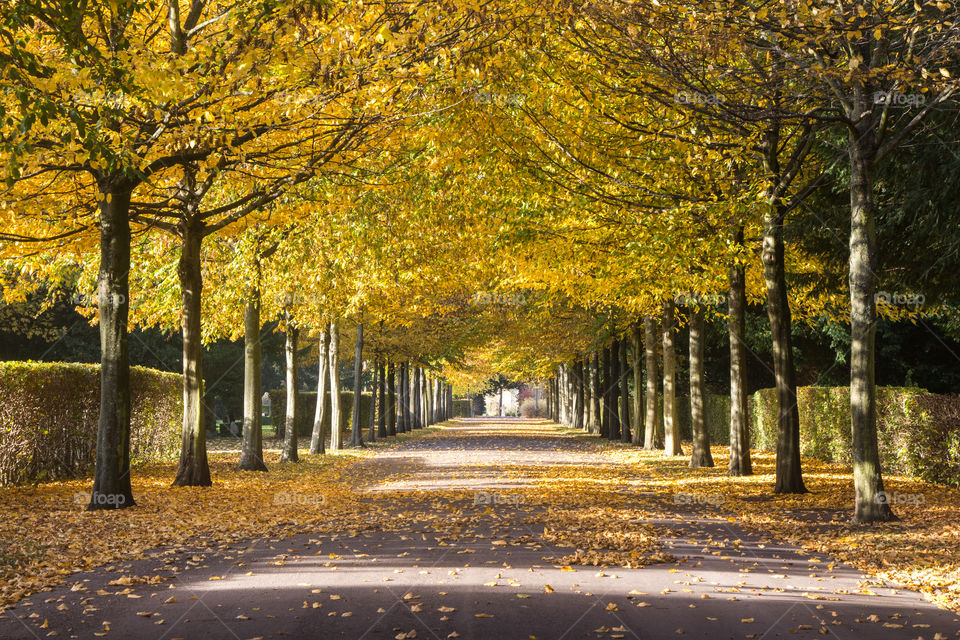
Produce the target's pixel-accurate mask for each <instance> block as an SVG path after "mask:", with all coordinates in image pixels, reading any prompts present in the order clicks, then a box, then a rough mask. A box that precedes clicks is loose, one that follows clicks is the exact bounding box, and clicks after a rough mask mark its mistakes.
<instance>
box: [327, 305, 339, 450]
mask: <svg viewBox="0 0 960 640" xmlns="http://www.w3.org/2000/svg"><path fill="white" fill-rule="evenodd" d="M328 360H329V361H330V364H329V367H328V369H329V370H330V451H340V446H341V433H340V327H339V326H338V325H337V321H336V320H331V321H330V352H329V354H328Z"/></svg>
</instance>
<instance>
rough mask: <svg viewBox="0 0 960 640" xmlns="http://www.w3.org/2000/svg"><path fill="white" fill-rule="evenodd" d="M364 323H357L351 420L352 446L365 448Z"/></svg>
mask: <svg viewBox="0 0 960 640" xmlns="http://www.w3.org/2000/svg"><path fill="white" fill-rule="evenodd" d="M362 377H363V323H362V322H358V323H357V339H356V341H355V342H354V347H353V417H352V419H351V420H350V446H351V447H362V446H363V432H362V429H363V427H362V425H361V424H360V406H361V405H362V404H363V385H362V384H361V380H360V379H361V378H362Z"/></svg>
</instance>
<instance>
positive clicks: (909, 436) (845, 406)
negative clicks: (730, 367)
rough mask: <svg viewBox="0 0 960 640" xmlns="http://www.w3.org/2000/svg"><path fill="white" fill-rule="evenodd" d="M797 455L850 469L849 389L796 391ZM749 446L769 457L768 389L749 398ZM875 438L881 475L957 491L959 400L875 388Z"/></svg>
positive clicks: (771, 394)
mask: <svg viewBox="0 0 960 640" xmlns="http://www.w3.org/2000/svg"><path fill="white" fill-rule="evenodd" d="M797 406H798V409H799V413H800V453H801V455H804V456H811V457H815V458H820V459H822V460H826V461H829V462H844V463H850V462H851V459H852V451H853V442H852V440H853V436H852V434H851V431H850V389H849V387H800V388H798V389H797ZM750 433H751V439H752V440H751V444H752V445H753V446H754V447H756V448H758V449H764V450H766V451H774V450H775V449H776V443H777V402H776V391H775V390H774V389H761V390H759V391H757V392H756V393H754V394H753V396H751V398H750ZM877 437H878V443H879V448H880V462H881V465H882V468H883V471H884V473H890V474H897V475H908V476H914V477H917V478H921V479H923V480H926V481H927V482H935V483H939V484H947V485H953V486H958V485H960V396H948V395H938V394H932V393H927V392H926V391H924V390H922V389H916V388H903V387H877Z"/></svg>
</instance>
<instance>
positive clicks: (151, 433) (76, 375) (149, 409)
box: [0, 361, 183, 485]
mask: <svg viewBox="0 0 960 640" xmlns="http://www.w3.org/2000/svg"><path fill="white" fill-rule="evenodd" d="M130 387H131V389H130V390H131V396H132V412H131V419H130V422H131V435H130V457H131V462H133V463H143V462H148V461H153V460H159V459H165V458H168V457H170V456H171V455H175V454H176V452H178V451H179V449H180V428H181V422H182V419H183V418H182V416H183V385H182V377H181V376H180V375H179V374H175V373H164V372H162V371H156V370H154V369H147V368H145V367H131V369H130ZM0 394H2V395H0V398H2V400H0V485H7V484H23V483H30V482H40V481H47V480H59V479H65V478H71V477H76V476H80V475H84V474H88V473H90V472H91V471H92V469H93V466H94V462H95V460H96V441H97V427H98V424H97V423H98V419H99V413H100V365H97V364H78V363H63V362H30V361H28V362H0Z"/></svg>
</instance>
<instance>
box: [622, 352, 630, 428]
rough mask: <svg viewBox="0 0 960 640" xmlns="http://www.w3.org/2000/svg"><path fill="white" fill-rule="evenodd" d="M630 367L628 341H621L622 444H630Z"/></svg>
mask: <svg viewBox="0 0 960 640" xmlns="http://www.w3.org/2000/svg"><path fill="white" fill-rule="evenodd" d="M629 371H630V365H629V364H628V363H627V341H626V340H620V367H619V372H620V442H624V443H627V442H630V386H629V382H630V380H629Z"/></svg>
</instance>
